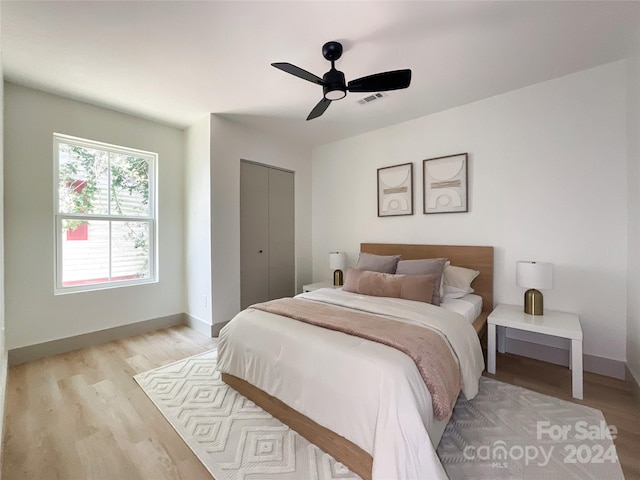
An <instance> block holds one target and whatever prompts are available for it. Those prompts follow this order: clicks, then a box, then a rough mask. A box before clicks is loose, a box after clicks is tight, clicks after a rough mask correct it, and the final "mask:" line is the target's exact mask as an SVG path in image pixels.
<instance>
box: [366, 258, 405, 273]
mask: <svg viewBox="0 0 640 480" xmlns="http://www.w3.org/2000/svg"><path fill="white" fill-rule="evenodd" d="M398 260H400V255H375V254H373V253H360V257H358V263H357V265H356V268H357V269H358V270H368V271H370V272H380V273H396V266H397V265H398Z"/></svg>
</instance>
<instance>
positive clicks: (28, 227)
mask: <svg viewBox="0 0 640 480" xmlns="http://www.w3.org/2000/svg"><path fill="white" fill-rule="evenodd" d="M4 106H5V137H4V138H5V144H4V146H5V178H7V179H8V181H7V182H6V184H5V192H4V193H5V222H6V225H5V233H6V235H5V248H6V250H5V260H6V262H5V282H6V283H5V289H6V290H5V293H6V323H7V347H8V348H9V349H12V348H16V347H22V346H27V345H33V344H38V343H41V342H46V341H49V340H55V339H60V338H66V337H71V336H74V335H79V334H83V333H89V332H93V331H98V330H103V329H108V328H111V327H116V326H121V325H127V324H131V323H135V322H139V321H143V320H149V319H153V318H160V317H164V316H168V315H174V314H180V313H182V312H184V311H185V301H184V258H183V255H184V253H183V252H184V245H183V229H184V221H183V214H184V200H183V199H184V184H183V175H184V172H183V162H182V157H183V147H184V145H183V132H182V131H181V130H178V129H175V128H171V127H167V126H164V125H160V124H157V123H153V122H150V121H147V120H142V119H139V118H135V117H131V116H128V115H124V114H121V113H117V112H114V111H111V110H106V109H103V108H99V107H95V106H91V105H87V104H84V103H81V102H77V101H73V100H69V99H66V98H62V97H58V96H54V95H50V94H46V93H42V92H39V91H36V90H32V89H29V88H25V87H21V86H17V85H13V84H10V83H6V84H5V104H4ZM54 132H58V133H64V134H68V135H74V136H78V137H83V138H88V139H92V140H98V141H101V142H106V143H111V144H115V145H123V146H127V147H132V148H138V149H142V150H148V151H152V152H157V153H158V156H159V157H158V163H159V164H158V179H159V183H158V185H159V188H158V190H159V195H158V212H159V214H158V231H159V244H158V253H159V278H160V281H159V282H158V283H154V284H147V285H137V286H132V287H121V288H112V289H105V290H98V291H92V292H84V293H77V294H66V295H57V296H55V295H54V294H53V291H54V221H53V198H54V194H53V185H54V184H53V158H52V152H53V142H52V135H53V133H54Z"/></svg>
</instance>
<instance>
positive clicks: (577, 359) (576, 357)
mask: <svg viewBox="0 0 640 480" xmlns="http://www.w3.org/2000/svg"><path fill="white" fill-rule="evenodd" d="M571 382H572V384H573V385H572V387H573V388H572V390H573V396H574V398H578V399H580V400H582V340H571Z"/></svg>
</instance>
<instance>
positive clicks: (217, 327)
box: [211, 320, 231, 338]
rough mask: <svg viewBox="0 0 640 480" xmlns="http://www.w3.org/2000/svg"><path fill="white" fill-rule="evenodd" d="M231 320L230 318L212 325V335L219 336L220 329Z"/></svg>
mask: <svg viewBox="0 0 640 480" xmlns="http://www.w3.org/2000/svg"><path fill="white" fill-rule="evenodd" d="M230 321H231V320H228V321H226V322H222V323H216V324H214V325H212V326H211V336H212V337H216V338H217V337H218V335H220V330H222V327H224V326H225V325H226V324H227V323H229V322H230Z"/></svg>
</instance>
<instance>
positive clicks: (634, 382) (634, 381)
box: [626, 367, 640, 401]
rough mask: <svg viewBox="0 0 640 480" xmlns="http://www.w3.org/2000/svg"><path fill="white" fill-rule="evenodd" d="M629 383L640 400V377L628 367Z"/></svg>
mask: <svg viewBox="0 0 640 480" xmlns="http://www.w3.org/2000/svg"><path fill="white" fill-rule="evenodd" d="M626 380H627V383H628V384H629V385H630V386H631V389H632V390H633V393H634V395H635V396H636V398H637V399H638V400H639V401H640V379H639V378H637V377H636V376H635V375H634V374H633V372H632V371H631V370H630V369H629V368H628V367H627V378H626Z"/></svg>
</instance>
